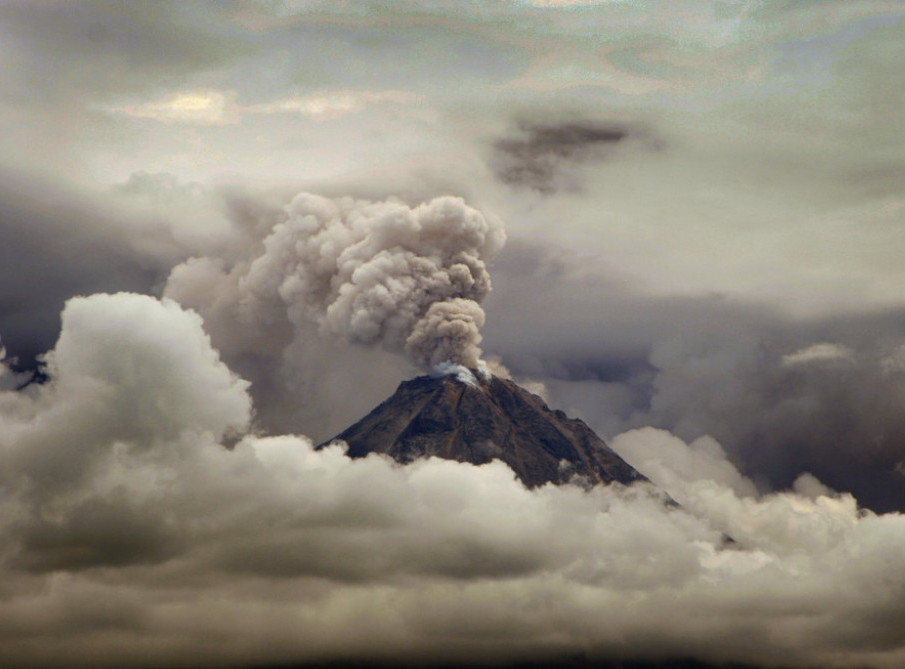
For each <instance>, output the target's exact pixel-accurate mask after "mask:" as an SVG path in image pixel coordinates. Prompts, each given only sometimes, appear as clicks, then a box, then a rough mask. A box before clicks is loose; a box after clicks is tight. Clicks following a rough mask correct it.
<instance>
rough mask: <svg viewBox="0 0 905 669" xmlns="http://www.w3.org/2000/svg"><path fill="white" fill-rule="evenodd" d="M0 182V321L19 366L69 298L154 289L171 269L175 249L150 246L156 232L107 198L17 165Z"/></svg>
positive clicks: (55, 323) (46, 339) (50, 334)
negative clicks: (45, 178)
mask: <svg viewBox="0 0 905 669" xmlns="http://www.w3.org/2000/svg"><path fill="white" fill-rule="evenodd" d="M0 184H2V185H0V327H2V328H3V341H4V344H5V346H6V349H7V353H8V355H9V356H10V357H11V358H16V359H18V364H19V365H20V366H22V367H24V368H29V367H33V365H34V358H35V356H36V355H38V354H39V353H42V352H44V351H46V350H47V349H48V348H50V346H51V345H52V344H53V342H54V340H55V339H56V337H57V335H58V333H59V313H60V310H61V308H62V306H63V302H64V301H65V300H66V298H68V297H70V296H72V295H75V294H79V293H82V294H87V293H92V292H95V291H97V290H103V289H109V290H134V291H138V292H148V291H150V290H151V288H152V287H153V286H154V284H155V283H157V282H159V281H161V280H162V279H163V278H164V277H165V276H166V273H167V271H168V269H169V266H170V263H171V262H172V257H173V254H172V250H171V249H167V252H166V253H157V252H154V251H152V250H151V249H149V248H147V247H144V245H143V242H146V241H148V240H149V238H153V237H154V236H155V231H154V230H152V229H149V228H148V227H144V226H142V225H141V224H140V223H138V222H133V221H130V220H129V218H128V217H120V216H118V212H116V210H115V209H112V208H111V207H109V205H108V203H106V202H104V201H103V200H102V199H99V198H97V197H94V196H91V195H90V194H85V193H81V192H79V191H77V190H74V189H70V188H65V187H62V186H61V185H60V184H57V183H52V182H51V183H48V182H43V181H41V180H38V179H35V178H30V177H25V176H24V175H22V174H20V173H17V172H14V171H3V178H2V179H0ZM159 250H160V249H157V251H159Z"/></svg>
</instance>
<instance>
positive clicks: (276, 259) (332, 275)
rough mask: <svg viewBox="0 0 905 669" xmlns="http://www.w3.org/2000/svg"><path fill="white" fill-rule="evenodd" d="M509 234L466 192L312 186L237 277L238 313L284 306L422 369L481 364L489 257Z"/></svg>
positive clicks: (247, 317)
mask: <svg viewBox="0 0 905 669" xmlns="http://www.w3.org/2000/svg"><path fill="white" fill-rule="evenodd" d="M504 240H505V234H504V232H503V229H502V225H501V224H500V223H499V222H497V221H495V220H493V219H491V218H488V217H485V216H484V215H482V214H481V213H480V212H479V211H477V210H475V209H473V208H471V207H469V206H468V205H466V204H465V202H464V201H463V200H462V199H461V198H457V197H439V198H436V199H433V200H431V201H429V202H426V203H423V204H420V205H418V206H416V207H409V206H408V205H406V204H404V203H403V202H400V201H397V200H387V201H383V202H367V201H361V200H354V199H352V198H340V199H337V200H331V199H327V198H324V197H320V196H316V195H311V194H307V193H303V194H300V195H298V196H296V197H295V198H294V199H293V200H292V201H291V202H290V204H289V205H288V206H287V208H286V219H285V220H284V221H282V222H280V223H278V224H277V225H275V226H274V227H273V229H272V231H271V232H270V234H269V235H268V236H267V237H266V238H265V239H264V241H263V251H262V253H261V254H260V255H259V256H258V257H256V258H254V259H253V260H252V261H251V262H250V264H248V265H247V271H246V272H245V273H244V274H243V275H242V276H240V277H238V278H237V281H238V284H237V287H238V296H239V297H238V299H239V304H238V309H239V316H240V318H242V319H243V320H244V321H246V322H250V321H258V322H268V321H272V318H271V317H270V314H271V313H272V312H273V310H277V311H281V312H283V313H285V314H286V316H287V317H288V319H289V321H291V322H292V323H293V324H294V325H295V326H299V327H300V326H302V325H303V324H305V323H307V322H314V323H316V324H317V326H318V328H319V330H320V332H321V334H323V335H326V336H338V337H342V338H344V339H346V340H347V341H350V342H353V343H358V344H364V345H380V346H382V347H384V348H386V349H388V350H391V351H396V352H402V353H404V354H405V355H407V357H408V358H409V359H410V360H411V361H412V362H413V363H414V364H416V365H418V366H420V367H431V366H434V365H436V364H439V363H442V362H451V363H454V364H461V365H465V366H468V367H475V366H477V364H478V361H479V360H480V357H481V350H480V348H479V344H480V341H481V334H480V328H481V326H482V325H483V323H484V311H483V310H482V309H481V306H480V302H481V301H482V300H483V299H484V298H485V297H486V296H487V294H488V292H489V291H490V275H489V273H488V271H487V266H486V262H487V261H488V260H490V259H491V258H493V257H494V256H495V255H496V254H497V253H498V252H499V251H500V249H501V248H502V245H503V243H504Z"/></svg>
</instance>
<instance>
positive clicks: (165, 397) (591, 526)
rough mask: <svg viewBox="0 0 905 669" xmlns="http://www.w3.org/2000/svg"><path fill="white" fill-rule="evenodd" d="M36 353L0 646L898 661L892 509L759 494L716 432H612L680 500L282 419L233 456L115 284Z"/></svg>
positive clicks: (235, 660) (193, 363)
mask: <svg viewBox="0 0 905 669" xmlns="http://www.w3.org/2000/svg"><path fill="white" fill-rule="evenodd" d="M50 367H51V370H52V372H53V381H52V382H51V383H48V384H45V385H43V386H31V387H30V388H29V389H28V391H27V392H15V391H3V392H0V535H2V536H3V538H4V542H3V545H2V549H0V656H2V657H3V658H4V663H5V665H6V666H13V667H15V666H60V665H62V664H65V665H66V666H92V667H98V666H117V667H123V666H147V665H154V666H176V665H179V666H184V665H185V664H186V658H188V657H190V658H192V662H194V663H196V664H203V665H205V666H237V665H239V666H241V665H262V664H268V663H270V664H274V663H281V662H300V661H308V660H311V661H314V660H318V661H320V660H329V659H336V658H343V657H346V658H350V657H351V658H369V659H379V658H385V659H410V660H426V659H437V660H439V659H440V658H442V659H444V660H445V661H447V662H448V661H456V660H488V659H498V660H518V659H525V658H529V657H530V658H532V659H533V660H537V659H538V658H544V657H554V656H555V657H574V656H575V654H576V653H581V654H584V655H586V656H587V657H589V658H591V659H594V658H608V657H635V658H649V659H656V658H662V657H686V656H694V657H698V658H702V659H706V660H712V661H739V662H747V663H757V664H777V663H779V664H785V665H793V666H794V665H796V664H802V665H810V666H827V667H831V666H838V667H854V666H859V667H861V666H877V667H889V668H890V669H891V668H892V667H899V666H902V663H903V661H905V651H903V650H902V649H903V643H902V636H901V630H902V621H903V620H905V577H903V574H905V557H903V556H905V518H903V517H902V516H901V515H899V514H886V515H876V514H872V513H869V512H867V513H866V512H863V511H861V510H860V509H859V508H858V506H857V504H856V502H855V500H854V499H853V498H852V497H851V496H850V495H845V494H835V493H833V492H832V491H829V490H828V489H826V488H825V487H824V486H821V485H820V484H819V482H817V481H816V480H813V478H812V477H811V479H808V480H807V481H802V483H801V485H799V486H797V489H798V491H797V492H785V493H776V494H771V495H764V496H758V494H757V493H756V490H755V487H754V486H753V484H752V483H751V482H750V481H748V480H747V479H745V478H744V477H743V476H741V475H740V474H739V473H738V471H737V470H735V468H734V467H732V465H731V464H730V463H729V462H728V461H727V460H726V458H725V455H724V453H723V451H722V449H721V448H720V446H719V444H717V443H716V442H713V441H712V440H704V441H699V442H696V443H694V444H691V445H687V444H685V442H683V441H681V440H679V439H677V438H676V437H674V436H672V435H670V434H668V433H666V432H663V431H660V430H653V429H645V430H639V431H635V432H630V433H626V434H624V435H622V436H621V437H619V438H617V439H616V440H615V443H616V445H617V446H618V447H619V448H620V450H622V451H623V452H624V453H625V454H626V456H627V457H629V458H630V459H632V460H634V461H636V462H637V463H638V464H639V465H644V466H647V467H648V468H649V470H650V471H651V474H652V475H653V476H654V478H655V480H658V481H659V482H660V483H661V485H664V486H665V487H666V488H667V490H668V492H670V494H672V495H673V496H675V497H676V498H677V499H679V500H680V501H681V503H682V505H683V506H682V507H681V508H664V507H663V505H662V504H661V502H660V498H659V497H658V496H657V495H656V494H649V492H648V489H647V488H646V487H645V486H643V485H638V486H632V487H630V488H624V487H621V486H599V487H596V488H594V489H592V490H584V489H582V488H578V487H572V486H563V487H557V486H552V485H548V486H544V487H542V488H539V489H536V490H527V489H526V488H525V487H524V486H522V485H521V484H520V483H519V482H518V481H517V480H516V479H515V476H514V475H513V473H512V472H511V471H510V470H509V469H508V468H507V467H505V466H504V465H503V464H501V463H499V462H494V463H491V464H489V465H485V466H482V467H475V466H472V465H468V464H464V463H458V462H452V461H447V460H439V459H428V460H421V461H418V462H415V463H413V464H412V465H410V466H406V467H401V466H399V465H397V464H396V463H394V462H392V461H391V460H389V459H387V458H383V457H380V456H377V455H372V456H369V457H367V458H362V459H358V460H350V459H348V458H347V457H346V456H345V455H344V453H343V452H342V450H341V448H339V447H338V446H331V447H329V448H325V449H323V450H320V451H316V450H314V449H313V448H312V444H311V441H310V440H308V439H306V438H305V437H301V436H294V435H281V436H273V437H266V438H264V437H257V436H254V435H250V434H246V436H244V437H243V438H242V439H241V440H240V441H239V442H238V443H237V444H236V445H235V447H234V448H233V449H232V450H229V449H227V448H225V447H224V446H222V445H221V443H222V441H223V439H224V438H225V436H226V435H228V434H229V433H231V432H232V433H235V432H236V431H239V432H241V431H242V430H245V429H246V426H247V425H248V422H249V419H250V416H251V410H252V408H251V401H250V399H249V396H248V386H247V384H246V383H245V382H244V381H242V380H241V379H240V378H238V377H237V376H236V375H235V374H233V373H231V372H230V370H229V369H228V368H227V367H226V365H224V363H223V362H222V361H221V360H220V357H219V355H218V353H217V351H216V350H214V349H213V347H212V346H211V343H210V340H209V338H208V336H207V335H206V334H205V333H204V331H203V329H202V322H201V320H200V318H198V317H197V316H196V315H195V314H193V313H191V312H188V311H185V310H183V309H182V308H180V307H179V306H178V305H176V304H175V303H174V302H172V301H169V300H163V301H158V300H156V299H154V298H151V297H147V296H140V295H134V294H117V295H93V296H90V297H87V298H77V299H73V300H70V301H69V303H68V304H67V306H66V309H65V311H64V313H63V330H62V334H61V336H60V339H59V342H58V344H57V346H56V348H55V350H54V351H53V352H52V353H51V355H50ZM724 533H726V534H729V535H730V536H732V537H734V538H735V539H736V541H737V543H736V544H730V545H727V544H726V543H725V542H724V540H723V536H724ZM124 649H128V653H125V652H124Z"/></svg>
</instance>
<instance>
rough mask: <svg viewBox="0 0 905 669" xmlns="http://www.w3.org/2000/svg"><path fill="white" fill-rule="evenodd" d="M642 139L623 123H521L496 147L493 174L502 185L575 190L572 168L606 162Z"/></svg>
mask: <svg viewBox="0 0 905 669" xmlns="http://www.w3.org/2000/svg"><path fill="white" fill-rule="evenodd" d="M638 135H640V131H638V130H637V129H636V128H634V127H632V126H629V125H626V124H622V123H602V122H598V121H587V120H584V121H564V122H559V123H555V122H528V121H522V122H520V123H518V125H517V128H516V130H515V131H514V132H512V133H511V134H510V135H509V136H507V137H504V138H502V139H498V140H496V141H495V142H494V143H493V155H492V163H493V168H494V171H495V173H496V175H497V178H499V179H500V180H501V181H502V182H503V183H506V184H510V185H513V186H517V187H521V188H529V189H532V190H536V191H538V192H541V193H545V194H549V193H552V192H555V191H557V190H559V189H560V188H563V187H565V188H569V189H575V188H576V187H578V184H579V182H578V181H570V180H569V179H570V168H572V167H575V166H577V165H581V164H583V163H589V162H595V161H600V160H605V159H606V157H607V156H608V155H609V154H610V153H611V152H612V151H613V150H614V149H615V147H616V146H617V145H619V144H621V143H623V142H625V141H626V140H628V139H629V138H635V137H636V136H638Z"/></svg>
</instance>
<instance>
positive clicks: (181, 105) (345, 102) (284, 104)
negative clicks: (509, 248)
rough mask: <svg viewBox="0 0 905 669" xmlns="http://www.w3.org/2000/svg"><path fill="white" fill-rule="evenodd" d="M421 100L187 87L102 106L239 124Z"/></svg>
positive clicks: (176, 119)
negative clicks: (253, 97)
mask: <svg viewBox="0 0 905 669" xmlns="http://www.w3.org/2000/svg"><path fill="white" fill-rule="evenodd" d="M419 101H422V98H421V97H420V96H418V95H415V94H414V93H408V92H405V91H392V90H390V91H320V92H317V93H310V94H308V95H304V96H298V97H291V98H283V99H280V100H271V101H268V102H259V103H256V104H251V105H240V104H238V103H237V102H236V91H219V90H188V91H183V92H179V93H169V94H167V95H165V96H164V97H162V98H160V99H156V100H150V101H147V102H140V103H134V104H125V105H109V106H106V107H102V109H103V110H104V111H106V112H108V113H110V114H120V115H125V116H130V117H132V118H139V119H151V120H154V121H159V122H161V123H184V124H189V125H224V124H231V123H239V122H240V121H242V119H243V118H245V117H246V116H248V115H272V114H297V115H299V116H305V117H308V118H310V119H313V120H316V121H325V120H330V119H335V118H339V117H340V116H345V115H346V114H351V113H356V112H360V111H362V110H363V109H364V108H365V107H366V106H368V105H375V104H386V103H393V104H397V105H400V104H405V105H411V104H415V103H418V102H419Z"/></svg>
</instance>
